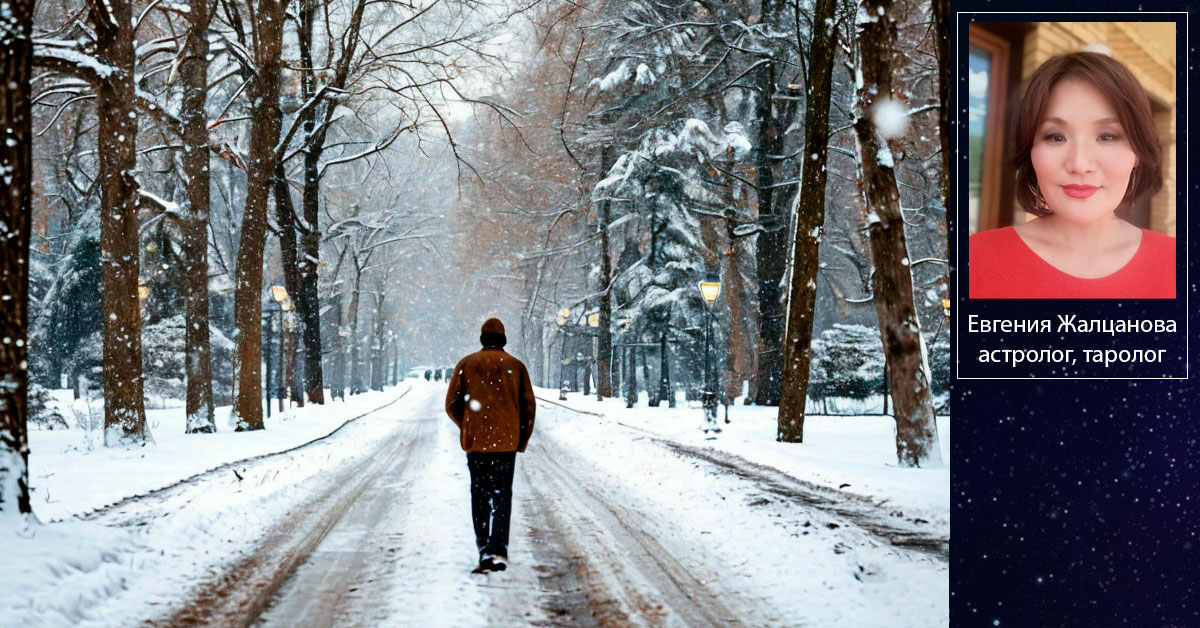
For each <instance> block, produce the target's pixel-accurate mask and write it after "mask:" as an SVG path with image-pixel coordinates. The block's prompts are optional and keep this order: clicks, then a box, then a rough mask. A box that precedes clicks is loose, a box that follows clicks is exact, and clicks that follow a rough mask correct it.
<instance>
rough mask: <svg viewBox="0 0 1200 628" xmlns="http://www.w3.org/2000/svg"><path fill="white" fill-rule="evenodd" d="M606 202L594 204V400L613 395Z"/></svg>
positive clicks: (607, 151)
mask: <svg viewBox="0 0 1200 628" xmlns="http://www.w3.org/2000/svg"><path fill="white" fill-rule="evenodd" d="M613 162H614V160H613V149H612V146H609V145H605V146H604V147H603V148H602V149H601V151H600V176H601V177H605V176H608V170H609V169H610V168H612V166H613ZM609 210H610V207H609V201H608V199H604V200H602V201H600V202H599V203H596V235H598V236H599V242H600V327H599V328H598V329H599V331H600V339H599V341H598V348H597V349H596V399H598V400H601V401H603V400H604V398H605V397H612V396H613V383H612V364H611V363H610V359H611V357H612V293H611V292H610V287H611V286H610V284H611V283H612V259H610V257H609V245H608V225H609V223H610V222H612V215H611V212H610V211H609Z"/></svg>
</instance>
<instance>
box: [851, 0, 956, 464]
mask: <svg viewBox="0 0 1200 628" xmlns="http://www.w3.org/2000/svg"><path fill="white" fill-rule="evenodd" d="M865 10H866V13H867V15H872V16H879V19H878V20H875V21H871V22H867V23H864V24H860V29H861V30H860V36H859V46H860V54H859V63H860V65H861V69H862V77H863V88H862V89H860V90H859V94H858V96H859V103H858V106H859V110H858V119H857V120H856V121H855V123H854V131H855V134H856V135H857V137H858V149H859V163H860V164H861V165H862V181H863V186H864V188H865V189H864V192H865V194H866V201H867V212H868V214H867V216H868V218H867V225H868V230H869V233H870V241H871V258H872V261H873V262H874V263H875V277H874V281H873V282H872V284H873V289H874V302H875V312H876V314H877V315H878V317H879V331H880V335H881V336H882V339H883V352H884V356H885V357H886V364H887V369H888V373H889V375H890V376H891V379H892V382H893V384H892V387H891V388H892V402H893V404H894V407H895V413H896V414H895V416H896V455H897V458H898V459H899V462H900V464H901V465H902V466H909V467H919V466H937V465H941V463H942V457H941V449H940V448H939V446H938V438H937V424H936V423H935V422H934V414H933V403H932V401H931V399H930V391H929V367H928V365H927V364H926V357H925V347H924V340H923V339H922V338H921V324H920V321H919V320H918V319H917V312H916V308H915V307H914V304H913V289H912V269H911V267H910V264H909V258H908V248H907V245H906V243H905V238H904V217H903V216H902V215H901V212H900V191H899V188H897V186H896V175H895V172H894V171H893V165H892V163H893V162H892V160H893V157H892V153H891V149H890V147H889V146H888V144H887V143H886V141H885V140H883V138H882V137H881V135H880V134H879V132H878V131H877V129H876V128H875V125H874V123H873V122H872V117H871V116H872V112H873V111H874V108H875V104H876V102H877V101H878V100H882V99H888V98H890V99H897V100H898V98H897V95H896V94H895V93H894V92H893V88H892V62H893V55H894V54H896V52H895V40H896V24H895V21H894V20H893V18H892V2H891V0H867V2H866V4H865ZM895 382H899V385H897V384H896V383H895Z"/></svg>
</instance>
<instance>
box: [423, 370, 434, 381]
mask: <svg viewBox="0 0 1200 628" xmlns="http://www.w3.org/2000/svg"><path fill="white" fill-rule="evenodd" d="M432 378H433V371H432V370H431V369H425V381H429V380H430V379H432Z"/></svg>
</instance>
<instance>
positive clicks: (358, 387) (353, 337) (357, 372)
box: [346, 263, 363, 395]
mask: <svg viewBox="0 0 1200 628" xmlns="http://www.w3.org/2000/svg"><path fill="white" fill-rule="evenodd" d="M361 282H362V271H360V270H358V264H357V263H355V269H354V288H353V291H352V292H351V293H350V335H349V336H348V337H347V338H346V341H347V342H349V343H350V347H349V349H350V386H349V388H350V394H351V395H357V394H359V393H361V392H362V391H363V387H362V365H361V364H360V361H359V355H358V352H359V346H358V345H359V344H360V343H359V338H358V299H359V294H360V293H359V284H360V283H361Z"/></svg>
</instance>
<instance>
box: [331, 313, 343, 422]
mask: <svg viewBox="0 0 1200 628" xmlns="http://www.w3.org/2000/svg"><path fill="white" fill-rule="evenodd" d="M330 301H331V303H330V305H331V306H332V310H331V311H332V312H333V329H334V335H333V336H332V337H331V339H332V340H333V342H334V349H333V352H332V354H331V359H332V360H333V364H332V365H331V368H332V371H333V382H332V384H331V386H330V389H329V395H330V396H331V397H333V398H334V399H337V398H338V397H341V398H342V399H345V398H346V345H345V341H346V339H345V338H344V337H343V336H342V335H341V334H340V333H338V332H341V330H342V324H343V321H344V320H345V319H344V318H343V316H342V295H341V294H335V295H333V296H332V297H330Z"/></svg>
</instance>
